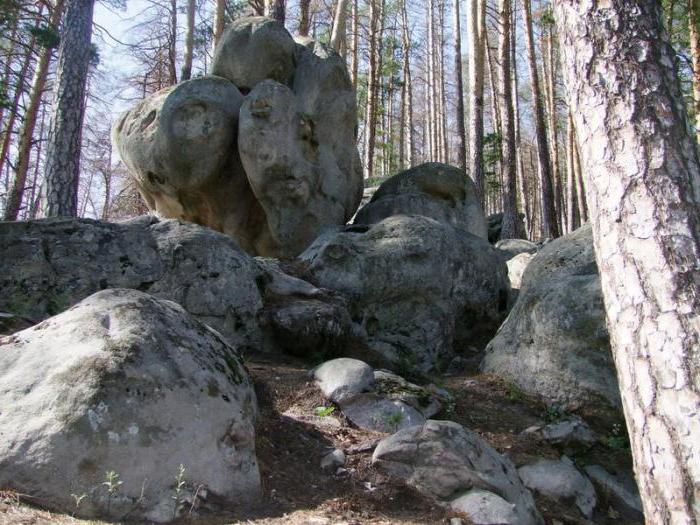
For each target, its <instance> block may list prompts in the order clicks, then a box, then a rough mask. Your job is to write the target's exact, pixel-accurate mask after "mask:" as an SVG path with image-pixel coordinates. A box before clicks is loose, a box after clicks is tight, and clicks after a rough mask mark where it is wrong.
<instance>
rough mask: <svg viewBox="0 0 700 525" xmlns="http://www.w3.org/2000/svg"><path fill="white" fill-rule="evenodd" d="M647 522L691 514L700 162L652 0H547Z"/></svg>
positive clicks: (698, 379)
mask: <svg viewBox="0 0 700 525" xmlns="http://www.w3.org/2000/svg"><path fill="white" fill-rule="evenodd" d="M554 6H555V16H556V19H557V24H558V30H559V37H560V43H561V49H562V51H563V61H562V63H563V64H566V65H567V67H566V69H565V82H566V86H567V91H568V95H569V99H570V100H569V101H570V107H571V109H572V113H573V115H574V120H575V125H576V131H577V135H578V139H579V145H580V147H581V161H582V166H583V170H584V172H585V173H586V191H587V200H588V203H589V206H590V210H591V218H592V223H593V235H594V240H595V248H596V250H595V251H596V259H597V262H598V266H599V268H600V274H601V284H602V288H603V297H604V300H605V307H606V311H607V316H608V327H609V330H610V337H611V344H612V350H613V354H614V357H615V363H616V366H617V373H618V378H619V382H620V391H621V394H622V402H623V407H624V411H625V417H626V419H627V426H628V429H629V433H630V441H631V445H632V455H633V457H634V462H635V472H636V476H637V482H638V485H639V490H640V494H641V497H642V501H643V504H644V512H645V515H646V520H647V523H650V524H667V523H669V524H684V525H685V524H687V525H690V524H695V523H698V522H699V521H700V360H699V359H698V357H699V354H698V351H699V349H700V333H699V332H700V265H698V260H700V206H699V204H700V166H699V164H698V156H697V147H696V146H697V143H696V140H695V137H694V136H692V135H691V134H690V133H689V131H688V129H687V127H686V109H685V105H684V102H683V96H682V92H681V89H680V84H679V81H678V78H677V76H676V73H675V70H674V67H673V64H674V51H673V49H672V48H671V46H670V44H669V42H668V41H666V40H665V38H666V33H665V31H663V29H662V22H661V20H662V19H661V16H662V12H661V5H660V2H658V1H657V0H608V1H606V2H593V1H591V0H586V1H581V0H555V1H554Z"/></svg>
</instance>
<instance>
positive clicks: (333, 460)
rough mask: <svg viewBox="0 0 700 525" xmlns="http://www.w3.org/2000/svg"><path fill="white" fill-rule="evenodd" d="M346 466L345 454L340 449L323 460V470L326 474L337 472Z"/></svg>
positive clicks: (332, 451) (325, 456) (331, 452)
mask: <svg viewBox="0 0 700 525" xmlns="http://www.w3.org/2000/svg"><path fill="white" fill-rule="evenodd" d="M343 465H345V452H343V451H342V450H340V449H339V448H336V449H333V450H331V451H330V452H329V453H328V454H326V455H324V456H323V457H322V458H321V470H323V471H325V472H337V471H338V469H339V468H340V467H342V466H343Z"/></svg>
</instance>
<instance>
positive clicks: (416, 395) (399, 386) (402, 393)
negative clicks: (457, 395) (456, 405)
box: [374, 370, 454, 418]
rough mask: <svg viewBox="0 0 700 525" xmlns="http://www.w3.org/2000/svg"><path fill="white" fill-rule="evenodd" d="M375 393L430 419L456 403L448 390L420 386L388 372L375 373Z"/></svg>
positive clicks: (431, 386)
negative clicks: (403, 404)
mask: <svg viewBox="0 0 700 525" xmlns="http://www.w3.org/2000/svg"><path fill="white" fill-rule="evenodd" d="M374 385H375V391H376V392H377V393H379V394H380V395H382V396H383V397H386V398H387V399H390V400H393V401H401V402H403V403H405V404H407V405H409V406H411V407H413V408H415V409H416V410H418V412H420V413H421V414H423V417H425V418H429V417H432V416H434V415H436V414H438V413H439V412H440V411H441V410H442V409H443V407H445V406H447V405H449V404H450V403H453V402H454V399H453V397H452V396H451V395H450V393H449V392H447V391H446V390H443V389H440V388H437V387H436V386H435V385H428V386H419V385H416V384H414V383H411V382H410V381H407V380H406V379H404V378H403V377H401V376H399V375H396V374H394V373H392V372H389V371H387V370H375V371H374Z"/></svg>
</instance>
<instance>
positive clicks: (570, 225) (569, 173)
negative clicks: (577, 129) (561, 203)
mask: <svg viewBox="0 0 700 525" xmlns="http://www.w3.org/2000/svg"><path fill="white" fill-rule="evenodd" d="M575 143H576V136H575V133H574V117H573V116H572V115H571V111H570V110H569V112H568V115H567V120H566V228H567V230H566V231H567V232H572V231H574V230H575V229H576V228H578V224H577V222H576V219H577V217H576V161H575V160H574V159H575V157H576V145H575Z"/></svg>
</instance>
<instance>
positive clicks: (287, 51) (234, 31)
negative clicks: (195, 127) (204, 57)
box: [212, 16, 296, 92]
mask: <svg viewBox="0 0 700 525" xmlns="http://www.w3.org/2000/svg"><path fill="white" fill-rule="evenodd" d="M295 51H296V44H295V43H294V39H293V38H292V37H291V36H290V34H289V33H288V32H287V30H286V29H285V28H284V26H283V25H281V24H280V23H279V22H276V21H275V20H271V19H269V18H265V17H261V16H256V17H243V18H238V19H237V20H234V21H233V23H232V24H231V25H230V26H229V27H228V28H227V29H226V31H224V34H223V35H222V36H221V40H220V41H219V44H218V45H217V46H216V50H215V51H214V58H213V60H212V74H214V75H218V76H221V77H224V78H227V79H229V80H230V81H231V82H233V83H234V84H235V85H236V86H238V87H239V88H242V89H243V90H244V91H246V92H248V91H250V90H251V89H253V88H254V87H255V86H256V85H257V84H259V83H260V82H262V81H263V80H266V79H271V80H276V81H277V82H281V83H283V84H286V83H287V82H289V81H290V80H291V78H292V75H293V74H294V53H295Z"/></svg>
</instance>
